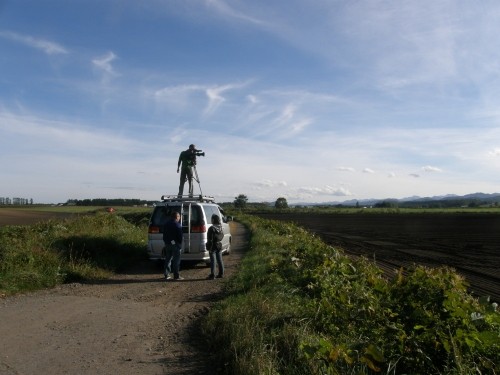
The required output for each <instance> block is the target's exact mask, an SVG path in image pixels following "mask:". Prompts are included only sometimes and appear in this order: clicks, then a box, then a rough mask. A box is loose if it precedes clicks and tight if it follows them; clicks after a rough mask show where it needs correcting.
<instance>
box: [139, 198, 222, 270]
mask: <svg viewBox="0 0 500 375" xmlns="http://www.w3.org/2000/svg"><path fill="white" fill-rule="evenodd" d="M173 211H177V212H179V213H180V214H181V225H182V231H183V232H184V241H183V243H182V253H181V261H199V262H201V261H203V262H205V263H207V264H209V263H210V257H209V254H208V251H207V250H206V247H205V246H206V243H207V231H208V228H210V226H211V225H212V221H211V218H212V215H214V214H215V215H217V216H219V217H220V219H221V225H222V230H223V232H224V238H223V240H222V253H223V254H229V253H230V252H231V232H230V229H229V224H228V220H227V218H226V216H225V215H224V210H223V209H222V208H221V207H220V206H219V205H218V204H216V203H215V200H214V198H213V197H207V196H201V195H200V196H197V197H194V198H193V197H186V196H182V197H178V196H165V195H164V196H162V197H161V202H159V203H157V204H156V205H155V208H154V210H153V213H152V215H151V218H150V220H149V229H148V255H149V258H150V259H153V260H155V259H156V260H159V259H163V258H164V255H163V254H162V250H163V247H164V246H165V244H164V242H163V227H164V226H165V223H166V222H167V220H169V219H170V217H171V214H172V212H173Z"/></svg>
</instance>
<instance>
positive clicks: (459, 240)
mask: <svg viewBox="0 0 500 375" xmlns="http://www.w3.org/2000/svg"><path fill="white" fill-rule="evenodd" d="M259 216H261V217H264V218H267V219H274V220H286V221H292V222H294V223H296V224H298V225H300V226H302V227H304V228H306V229H308V230H309V231H311V232H314V233H316V234H317V235H318V236H320V237H321V238H322V239H323V240H324V241H325V242H326V243H328V244H330V245H332V246H337V247H341V248H343V249H344V251H345V252H346V253H347V254H350V255H356V256H360V255H362V256H365V257H367V258H369V259H373V261H375V262H376V264H377V265H378V266H379V267H380V268H382V269H383V270H384V271H385V272H386V273H388V274H391V273H392V274H393V273H394V270H395V269H399V268H400V267H401V266H404V267H408V266H410V265H412V264H421V265H425V266H431V267H433V266H440V265H447V266H450V267H453V268H454V269H455V270H456V271H457V272H458V273H460V274H461V275H463V276H464V277H465V278H466V280H467V281H468V283H469V284H470V290H471V292H473V293H475V294H476V295H478V296H484V295H489V296H491V298H492V300H495V301H500V215H497V214H467V213H456V214H447V213H435V214H416V213H413V214H399V213H398V214H374V213H370V214H368V213H367V214H316V215H312V214H311V215H310V214H288V213H286V214H279V213H272V214H259Z"/></svg>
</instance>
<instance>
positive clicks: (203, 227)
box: [191, 225, 207, 233]
mask: <svg viewBox="0 0 500 375" xmlns="http://www.w3.org/2000/svg"><path fill="white" fill-rule="evenodd" d="M206 231H207V226H206V225H193V226H192V227H191V233H205V232H206Z"/></svg>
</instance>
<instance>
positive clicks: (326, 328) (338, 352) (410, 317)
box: [202, 215, 500, 375]
mask: <svg viewBox="0 0 500 375" xmlns="http://www.w3.org/2000/svg"><path fill="white" fill-rule="evenodd" d="M238 219H239V220H240V221H241V222H242V223H243V224H244V225H246V226H247V227H248V228H249V230H250V233H251V239H250V250H249V252H248V253H247V255H246V256H245V258H244V259H243V261H242V264H241V267H240V270H239V272H238V274H237V275H236V276H235V277H234V278H233V279H231V280H229V281H228V283H227V285H226V287H227V298H225V299H224V300H223V301H221V302H220V303H218V304H217V305H216V306H215V307H214V308H213V309H212V310H211V311H210V313H209V314H208V316H207V318H206V319H205V321H204V322H203V325H202V330H203V333H204V336H205V338H206V339H207V345H208V350H209V351H211V352H212V353H214V357H213V358H214V361H216V363H217V366H218V372H219V373H225V374H237V375H247V374H248V375H250V374H296V375H298V374H343V375H349V374H463V375H465V374H472V373H476V374H498V373H499V372H500V314H499V312H498V311H495V310H496V307H495V306H494V305H492V304H490V303H489V301H488V300H487V299H486V298H483V299H475V298H473V297H472V296H471V295H469V294H468V293H467V288H466V287H467V286H466V283H465V282H464V280H463V279H462V278H461V277H460V276H459V275H458V274H456V273H455V272H454V271H453V270H452V269H448V268H436V269H430V268H425V267H421V266H415V267H413V268H412V269H410V270H406V271H407V272H405V273H404V274H403V272H402V270H400V271H399V272H397V274H396V276H395V277H394V278H393V279H391V280H388V279H386V278H384V277H383V276H382V272H381V270H379V269H378V268H377V267H376V266H375V265H373V264H372V263H370V262H369V261H367V260H366V259H363V258H360V259H358V260H354V261H353V260H351V259H349V258H348V257H347V256H345V255H344V253H343V251H342V250H341V249H336V248H332V247H331V246H328V245H327V244H325V243H323V242H322V241H321V240H320V239H319V238H317V237H315V236H314V235H311V234H310V233H308V232H307V231H306V230H304V229H302V228H300V227H297V226H295V225H293V224H291V223H286V222H277V221H270V220H265V219H261V218H258V217H255V216H250V215H242V216H240V217H239V218H238Z"/></svg>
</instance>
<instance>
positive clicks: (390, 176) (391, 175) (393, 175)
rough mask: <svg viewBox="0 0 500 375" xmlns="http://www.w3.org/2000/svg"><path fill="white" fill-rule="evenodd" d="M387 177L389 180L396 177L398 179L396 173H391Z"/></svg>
mask: <svg viewBox="0 0 500 375" xmlns="http://www.w3.org/2000/svg"><path fill="white" fill-rule="evenodd" d="M387 177H389V178H394V177H396V173H395V172H389V173H388V174H387Z"/></svg>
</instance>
